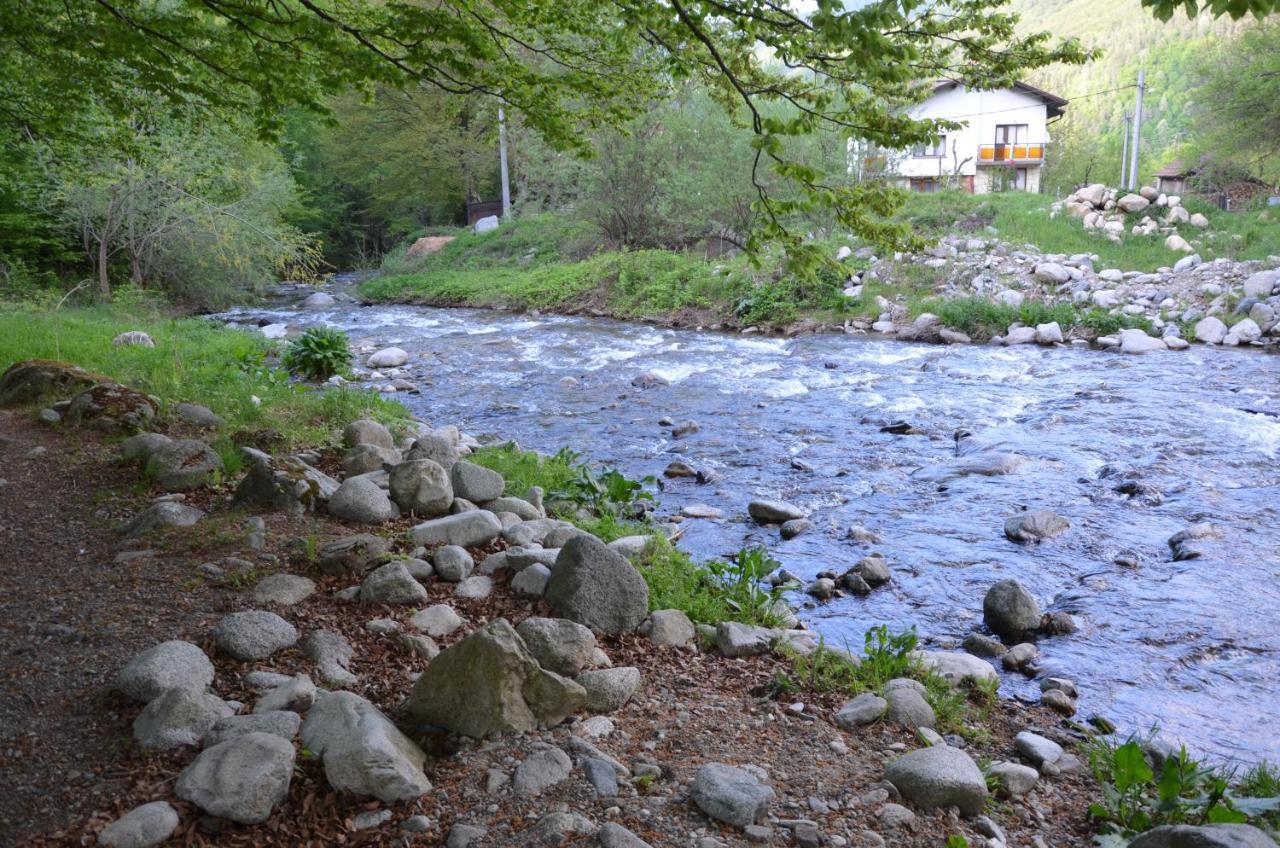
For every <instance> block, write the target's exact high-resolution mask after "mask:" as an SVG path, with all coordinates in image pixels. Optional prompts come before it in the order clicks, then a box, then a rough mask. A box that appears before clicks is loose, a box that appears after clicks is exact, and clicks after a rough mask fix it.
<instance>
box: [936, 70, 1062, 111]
mask: <svg viewBox="0 0 1280 848" xmlns="http://www.w3.org/2000/svg"><path fill="white" fill-rule="evenodd" d="M958 85H960V81H959V80H950V79H944V80H938V82H936V83H934V85H933V93H934V94H937V93H938V92H939V91H944V90H945V89H948V88H954V87H955V86H958ZM1010 88H1012V89H1013V90H1014V91H1021V92H1022V93H1023V94H1029V95H1031V96H1032V97H1035V98H1037V99H1038V100H1041V101H1043V102H1044V104H1045V106H1047V107H1048V110H1047V111H1048V116H1049V117H1050V118H1056V117H1058V116H1059V115H1061V114H1062V113H1063V112H1065V111H1066V110H1067V103H1068V102H1070V101H1068V100H1067V99H1066V98H1065V97H1059V96H1058V95H1056V94H1050V93H1049V92H1047V91H1045V90H1044V89H1042V88H1036V87H1035V86H1034V85H1031V84H1030V83H1025V82H1021V81H1018V82H1015V83H1014V84H1013V85H1011V86H1010Z"/></svg>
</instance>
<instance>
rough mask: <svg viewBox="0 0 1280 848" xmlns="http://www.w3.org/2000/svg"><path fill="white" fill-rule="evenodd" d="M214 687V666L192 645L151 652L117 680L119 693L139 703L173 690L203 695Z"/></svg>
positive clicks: (166, 644) (132, 662) (174, 643)
mask: <svg viewBox="0 0 1280 848" xmlns="http://www.w3.org/2000/svg"><path fill="white" fill-rule="evenodd" d="M211 683H213V663H211V662H210V661H209V658H208V657H207V656H206V655H205V653H204V651H202V650H200V648H198V647H197V646H195V645H193V644H191V643H190V642H182V641H178V640H173V641H169V642H161V643H160V644H159V645H156V646H155V647H152V648H148V649H147V650H145V651H143V652H142V653H140V654H138V655H137V656H136V657H134V658H133V659H131V660H130V661H129V664H128V665H126V666H125V667H124V668H122V669H120V673H119V674H118V675H117V676H116V689H117V690H119V691H120V692H121V693H122V694H124V695H125V696H126V697H129V698H132V699H133V700H135V701H150V700H152V699H153V698H156V697H159V696H160V695H161V694H163V693H164V692H165V691H167V690H169V689H187V690H193V691H202V690H204V689H205V688H206V687H208V686H209V685H210V684H211Z"/></svg>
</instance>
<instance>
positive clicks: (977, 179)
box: [894, 80, 1067, 194]
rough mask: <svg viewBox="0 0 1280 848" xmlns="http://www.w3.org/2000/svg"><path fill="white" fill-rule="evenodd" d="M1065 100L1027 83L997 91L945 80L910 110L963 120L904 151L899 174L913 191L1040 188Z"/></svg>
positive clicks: (922, 115) (924, 115)
mask: <svg viewBox="0 0 1280 848" xmlns="http://www.w3.org/2000/svg"><path fill="white" fill-rule="evenodd" d="M1066 108H1067V101H1066V100H1064V99H1063V98H1061V97H1058V96H1057V95H1053V94H1050V93H1049V92H1047V91H1041V90H1040V89H1038V88H1036V87H1035V86H1031V85H1027V84H1026V83H1021V82H1019V83H1014V84H1013V85H1012V86H1011V87H1009V88H1006V89H1000V90H996V91H976V90H973V89H969V88H965V87H964V86H963V85H961V84H960V83H958V82H953V81H951V80H944V81H942V82H939V83H938V84H937V85H935V86H934V88H933V93H932V94H930V95H929V97H928V98H927V99H926V100H925V101H924V102H922V103H920V104H919V105H917V106H915V107H913V108H912V109H911V110H910V114H911V116H912V117H915V118H936V119H945V120H950V121H955V122H956V123H960V124H963V125H964V127H963V128H962V129H959V130H952V131H951V132H948V133H947V134H946V135H945V136H942V137H941V138H939V139H938V140H937V141H936V142H935V143H932V144H922V145H918V146H916V148H915V149H913V150H907V151H902V152H901V153H900V154H899V155H898V157H897V158H896V167H895V174H894V176H895V179H896V180H897V181H898V182H899V183H900V184H901V185H902V186H903V187H904V188H910V189H911V190H913V191H925V192H929V191H937V190H938V189H939V188H941V187H943V186H953V187H956V188H960V189H963V190H965V191H968V192H970V193H971V194H985V193H986V192H989V191H1005V190H1009V189H1016V190H1021V191H1036V192H1038V191H1040V168H1041V167H1042V166H1043V165H1044V152H1045V147H1046V145H1048V143H1049V124H1050V123H1052V122H1053V120H1054V119H1055V118H1058V117H1060V116H1061V115H1062V113H1063V111H1064V110H1065V109H1066Z"/></svg>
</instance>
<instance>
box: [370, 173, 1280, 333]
mask: <svg viewBox="0 0 1280 848" xmlns="http://www.w3.org/2000/svg"><path fill="white" fill-rule="evenodd" d="M1051 202H1052V201H1051V199H1050V198H1048V197H1045V196H1042V195H1034V194H1025V193H1020V192H1011V193H1008V194H999V195H986V196H974V195H967V194H960V193H956V192H942V193H939V194H930V195H924V194H913V195H911V196H910V197H909V199H908V202H907V204H906V205H905V206H904V207H903V209H902V210H901V211H900V212H899V213H898V217H899V218H901V219H902V220H904V221H906V222H908V223H909V224H910V225H911V228H912V230H913V231H914V232H916V233H919V234H921V235H923V236H925V237H927V238H929V239H937V238H941V237H943V236H946V235H949V234H958V235H962V236H963V235H966V234H967V235H971V236H973V237H976V238H990V237H991V236H990V231H989V229H988V228H994V230H995V231H996V233H997V237H998V238H1000V239H1002V240H1004V241H1006V242H1009V243H1011V244H1014V245H1024V244H1025V245H1031V246H1033V247H1035V248H1036V249H1039V250H1041V251H1043V252H1046V253H1066V254H1073V253H1093V254H1096V255H1098V257H1099V260H1098V267H1099V268H1109V267H1115V268H1120V269H1122V270H1126V271H1132V270H1136V271H1152V270H1155V269H1156V268H1158V267H1161V266H1167V265H1169V264H1172V263H1173V262H1174V261H1175V260H1176V259H1177V258H1179V256H1180V254H1174V253H1173V252H1171V251H1169V250H1167V249H1166V248H1165V247H1164V237H1163V236H1159V237H1157V236H1151V237H1142V236H1132V235H1129V236H1126V237H1125V238H1124V240H1123V241H1122V242H1121V243H1120V244H1115V243H1113V242H1111V241H1109V240H1107V239H1106V238H1102V237H1101V236H1099V235H1098V234H1097V233H1095V232H1089V231H1086V230H1085V229H1084V228H1083V226H1082V225H1081V223H1080V222H1079V221H1078V220H1075V219H1072V218H1069V217H1066V216H1061V215H1060V216H1058V217H1057V218H1054V219H1050V217H1049V206H1050V204H1051ZM1187 205H1188V208H1190V209H1192V210H1193V211H1204V212H1205V214H1207V215H1209V217H1210V220H1211V221H1212V226H1211V227H1210V229H1209V230H1207V231H1201V230H1197V229H1195V228H1194V227H1190V226H1184V227H1183V228H1182V229H1184V230H1185V232H1184V235H1185V236H1186V237H1187V238H1188V239H1195V240H1198V242H1199V245H1200V246H1199V251H1200V253H1201V255H1202V256H1203V257H1204V258H1205V259H1206V260H1209V259H1213V258H1216V257H1219V256H1225V257H1230V258H1233V259H1262V258H1265V257H1267V256H1269V255H1273V254H1277V253H1280V223H1278V222H1272V221H1269V220H1266V219H1265V213H1259V212H1247V213H1225V212H1219V211H1217V210H1216V209H1212V208H1208V207H1204V204H1202V203H1201V202H1200V201H1197V200H1196V199H1194V198H1190V199H1188V201H1187ZM455 235H456V238H455V239H454V241H453V242H451V243H450V244H448V245H446V246H445V247H444V248H443V249H442V250H440V251H439V252H437V253H434V254H431V255H428V256H425V257H422V258H419V259H416V260H407V259H405V258H404V256H403V254H395V255H392V256H390V257H388V259H387V261H386V262H385V263H384V266H383V269H382V273H381V274H380V275H379V276H378V277H376V278H374V279H372V280H370V281H369V282H367V283H365V284H364V285H363V286H362V287H361V290H360V291H361V294H362V295H363V296H364V297H366V298H368V299H370V300H373V301H383V302H408V303H422V304H430V305H440V306H479V307H489V308H497V309H510V310H528V309H541V310H547V311H555V312H563V313H571V314H573V313H585V314H598V315H608V316H612V317H616V318H623V319H641V320H650V321H655V322H658V323H669V324H675V325H679V326H699V325H700V326H706V325H712V324H719V325H724V326H726V327H745V326H753V325H761V326H770V327H780V326H783V325H786V324H789V323H791V322H794V321H797V320H801V319H808V320H813V321H818V322H833V323H838V322H841V321H844V320H845V319H848V318H859V317H860V318H869V319H874V318H875V317H876V316H878V315H879V313H880V311H881V301H880V300H879V298H881V297H883V298H887V299H889V300H893V301H895V302H899V303H902V304H904V305H905V306H906V307H907V309H908V311H909V313H910V314H911V315H912V316H915V315H918V314H920V313H921V312H934V313H937V314H939V315H941V316H942V317H943V318H944V321H945V322H946V323H947V324H948V325H949V326H952V327H956V328H957V329H961V330H963V331H965V332H966V333H969V335H971V336H973V337H975V338H986V337H990V336H991V335H993V334H995V333H996V332H1003V331H1004V329H1005V328H1006V327H1007V326H1008V325H1009V323H1011V322H1012V321H1022V322H1024V323H1044V322H1046V321H1053V320H1056V321H1058V322H1059V323H1060V324H1061V325H1062V326H1063V328H1064V329H1067V328H1070V327H1073V326H1076V327H1082V328H1086V329H1087V330H1089V331H1090V332H1092V333H1093V334H1105V333H1112V332H1115V331H1116V330H1118V329H1121V328H1122V327H1125V326H1139V327H1141V326H1143V324H1144V323H1145V322H1143V321H1141V320H1139V321H1136V322H1133V321H1129V320H1127V319H1125V318H1123V317H1121V316H1112V315H1109V314H1107V313H1106V312H1104V311H1102V310H1079V309H1076V308H1074V307H1071V306H1054V307H1046V306H1043V305H1039V304H1027V305H1025V306H1024V307H1022V309H1021V310H1019V309H1008V308H1005V307H1001V306H999V305H997V304H992V303H986V302H985V301H978V300H976V299H975V300H970V301H953V302H950V303H942V302H941V301H940V300H939V299H938V297H937V292H938V290H939V288H940V287H941V286H943V285H945V284H946V282H947V279H948V273H949V270H948V269H947V268H940V269H935V268H930V267H927V266H925V265H923V264H918V263H899V264H896V265H892V266H890V267H889V268H888V269H887V270H886V268H885V267H884V266H883V265H881V266H878V270H879V271H880V273H881V274H882V277H883V279H880V280H877V281H874V282H870V283H868V284H867V285H864V286H863V290H862V294H861V296H859V297H857V298H849V297H845V296H844V295H843V293H842V289H843V287H844V283H843V276H842V275H841V274H840V273H837V272H827V273H825V274H820V275H819V278H818V279H816V280H812V281H807V282H801V281H799V280H796V279H795V278H794V277H792V276H790V275H789V274H788V273H787V271H786V268H785V266H784V264H783V263H782V262H781V260H780V259H779V258H778V257H776V256H764V257H761V261H760V263H759V264H758V265H752V264H751V263H750V262H748V261H747V259H746V258H744V257H741V256H736V257H730V258H715V259H708V258H706V257H704V256H703V255H701V254H698V253H678V252H673V251H667V250H641V251H629V252H622V251H610V250H604V249H603V248H602V246H601V245H599V244H596V243H594V242H593V241H592V237H591V230H590V228H589V227H588V226H586V225H584V224H583V223H582V222H580V221H576V220H574V219H572V218H568V217H557V216H553V215H538V216H532V217H529V218H525V219H518V220H516V221H514V222H512V223H510V224H508V225H505V226H504V227H502V228H501V229H499V230H498V231H497V232H494V233H490V234H486V235H482V236H477V235H474V234H473V233H471V232H470V231H456V232H455ZM824 243H825V244H826V245H827V246H828V247H829V249H830V251H831V252H832V253H833V254H834V252H835V251H836V249H837V248H838V247H839V246H841V245H849V246H852V247H857V246H858V242H857V241H856V240H854V239H850V238H841V237H838V236H826V237H824ZM859 262H860V260H857V259H851V260H848V261H847V262H846V263H845V265H846V267H847V268H850V269H853V268H857V267H859ZM1023 312H1027V313H1028V314H1026V315H1024V314H1022V313H1023ZM1050 313H1052V314H1050Z"/></svg>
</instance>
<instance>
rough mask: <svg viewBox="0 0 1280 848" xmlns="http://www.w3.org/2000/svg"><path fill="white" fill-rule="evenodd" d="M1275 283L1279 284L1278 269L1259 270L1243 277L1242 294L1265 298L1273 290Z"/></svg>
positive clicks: (1279, 274)
mask: <svg viewBox="0 0 1280 848" xmlns="http://www.w3.org/2000/svg"><path fill="white" fill-rule="evenodd" d="M1277 285H1280V269H1277V270H1275V271H1259V272H1258V273H1256V274H1251V275H1249V276H1248V277H1246V278H1245V281H1244V283H1243V288H1244V296H1245V297H1256V298H1259V299H1263V298H1267V297H1270V296H1271V293H1272V292H1273V291H1275V289H1276V286H1277Z"/></svg>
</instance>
